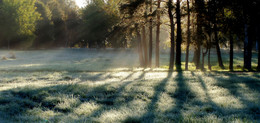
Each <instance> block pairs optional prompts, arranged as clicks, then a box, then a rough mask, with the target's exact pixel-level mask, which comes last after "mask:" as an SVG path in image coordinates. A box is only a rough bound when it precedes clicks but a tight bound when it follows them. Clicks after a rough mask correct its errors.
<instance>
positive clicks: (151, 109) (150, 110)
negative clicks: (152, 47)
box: [125, 72, 173, 123]
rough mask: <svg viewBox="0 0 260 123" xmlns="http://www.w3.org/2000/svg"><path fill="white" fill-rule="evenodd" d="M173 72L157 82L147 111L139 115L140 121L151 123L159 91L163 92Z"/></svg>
mask: <svg viewBox="0 0 260 123" xmlns="http://www.w3.org/2000/svg"><path fill="white" fill-rule="evenodd" d="M172 74H173V72H168V75H167V77H166V78H165V79H163V80H162V81H161V82H159V83H158V84H157V85H156V86H155V87H154V92H155V94H154V96H153V98H152V100H151V103H149V104H148V106H147V109H148V111H147V112H146V113H145V114H144V115H143V116H142V117H140V120H141V121H145V122H147V123H153V122H154V119H155V112H156V111H155V109H156V103H157V102H158V100H159V96H160V95H161V93H163V92H165V88H166V85H167V83H168V82H169V81H170V80H171V77H172ZM128 120H129V119H126V121H125V122H129V121H128Z"/></svg>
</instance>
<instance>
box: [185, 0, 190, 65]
mask: <svg viewBox="0 0 260 123" xmlns="http://www.w3.org/2000/svg"><path fill="white" fill-rule="evenodd" d="M187 11H188V26H187V31H188V35H187V48H186V61H185V70H188V69H189V67H188V66H189V51H190V40H191V37H190V3H189V0H187Z"/></svg>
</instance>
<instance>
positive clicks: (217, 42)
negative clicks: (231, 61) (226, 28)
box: [214, 24, 225, 69]
mask: <svg viewBox="0 0 260 123" xmlns="http://www.w3.org/2000/svg"><path fill="white" fill-rule="evenodd" d="M214 35H215V45H216V51H217V55H218V65H219V67H220V68H221V69H225V67H224V65H223V61H222V56H221V51H220V47H219V41H218V32H217V25H216V24H214Z"/></svg>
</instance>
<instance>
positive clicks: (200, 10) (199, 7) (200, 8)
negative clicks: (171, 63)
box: [194, 0, 205, 69]
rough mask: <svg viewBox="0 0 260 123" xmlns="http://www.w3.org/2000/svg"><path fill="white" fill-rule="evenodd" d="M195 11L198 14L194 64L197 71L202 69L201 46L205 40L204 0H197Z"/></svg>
mask: <svg viewBox="0 0 260 123" xmlns="http://www.w3.org/2000/svg"><path fill="white" fill-rule="evenodd" d="M195 10H196V13H197V20H196V21H197V30H196V42H195V51H194V63H195V65H196V69H199V68H200V65H201V64H200V58H201V45H202V40H203V37H204V36H203V30H202V28H203V22H204V18H203V15H204V12H205V4H204V0H195Z"/></svg>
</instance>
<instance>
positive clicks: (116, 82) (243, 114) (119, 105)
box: [0, 50, 260, 123]
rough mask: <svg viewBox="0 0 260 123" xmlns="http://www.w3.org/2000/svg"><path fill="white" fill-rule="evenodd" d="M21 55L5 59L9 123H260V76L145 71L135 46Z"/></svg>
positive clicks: (2, 110) (3, 103)
mask: <svg viewBox="0 0 260 123" xmlns="http://www.w3.org/2000/svg"><path fill="white" fill-rule="evenodd" d="M1 54H8V52H7V51H3V52H1ZM15 54H16V57H17V59H14V60H7V61H0V122H1V123H2V122H3V123H5V122H8V123H9V122H22V123H23V122H32V123H35V122H51V123H52V122H62V123H63V122H65V123H73V122H75V123H78V122H85V123H89V122H102V123H103V122H106V123H107V122H111V123H112V122H113V123H114V122H125V123H131V122H136V123H138V122H169V123H172V122H198V123H200V122H215V123H219V122H223V123H225V122H241V123H242V122H260V73H252V72H246V73H244V72H233V73H231V72H200V71H183V72H179V73H178V72H167V71H166V70H165V69H156V70H150V69H146V70H143V69H141V68H137V65H138V57H137V55H136V54H135V53H134V52H133V51H111V50H109V51H106V50H103V51H94V50H92V51H91V52H90V51H89V50H86V53H84V52H82V50H81V51H80V52H79V51H77V50H65V51H62V50H55V51H52V50H49V51H16V52H15ZM91 54H92V55H91ZM166 55H167V56H168V54H162V59H163V58H166ZM224 57H225V56H224ZM45 58H46V59H45ZM114 58H115V59H114ZM108 59H109V60H108ZM167 60H168V59H167ZM76 62H79V63H78V64H76ZM164 62H166V60H162V64H164ZM37 65H38V66H37Z"/></svg>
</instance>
